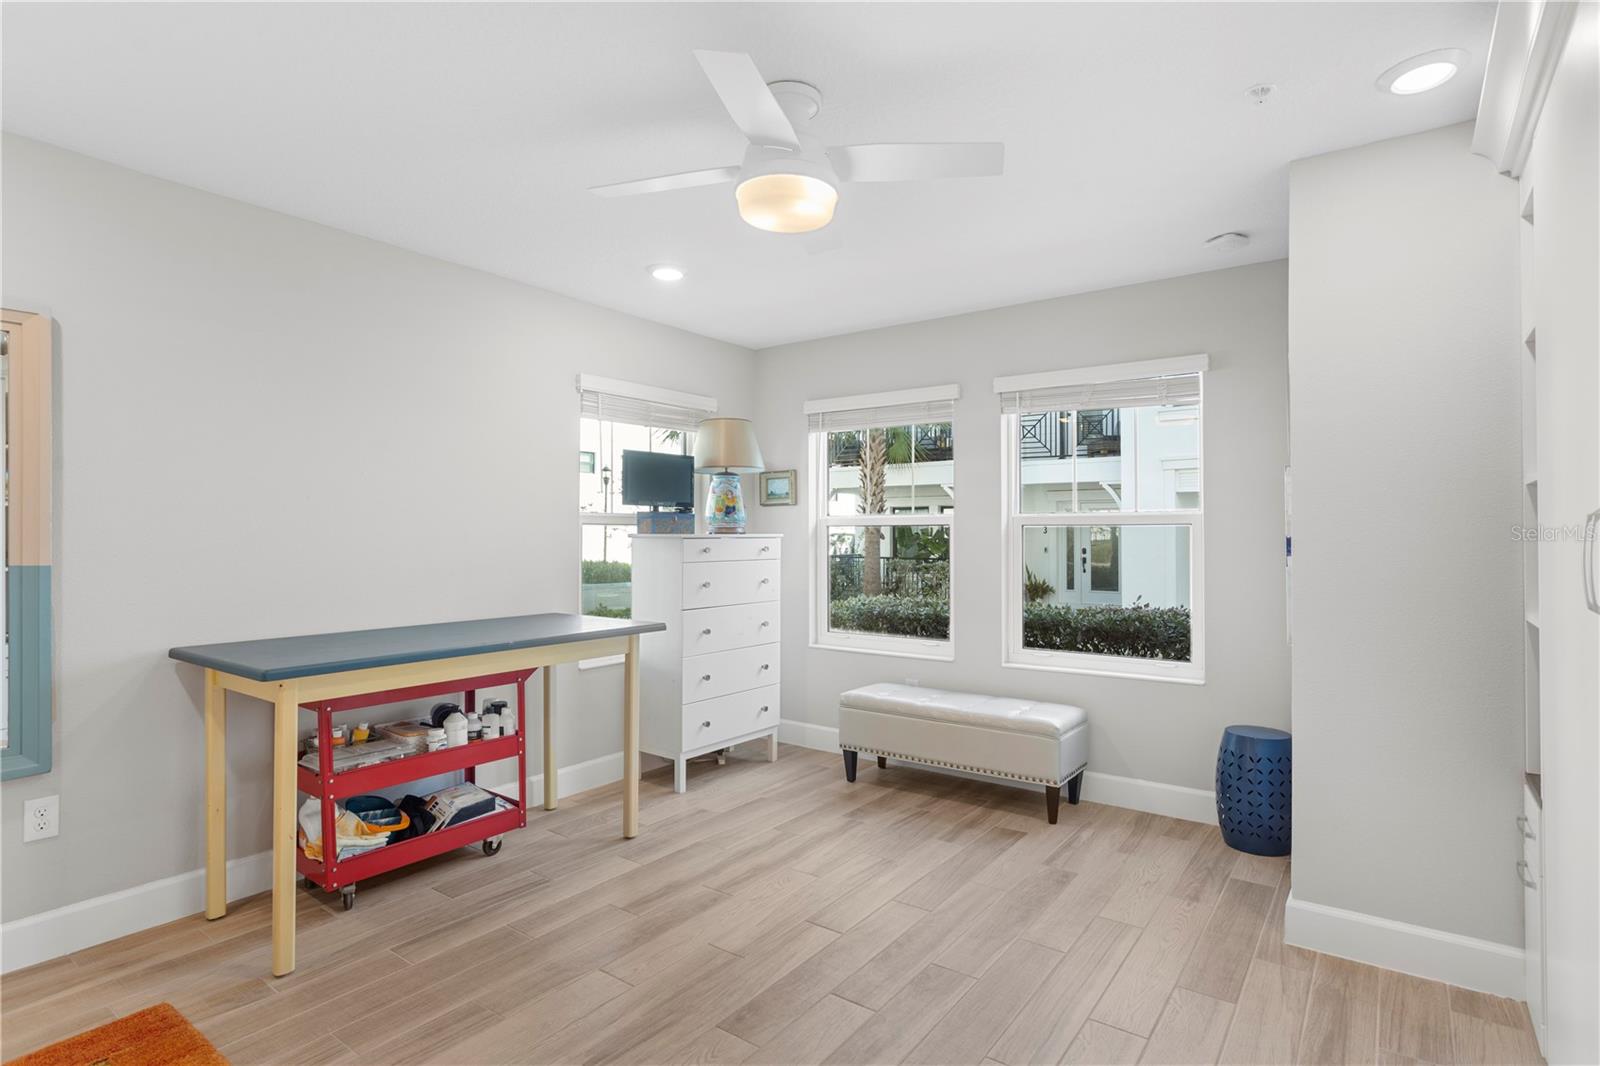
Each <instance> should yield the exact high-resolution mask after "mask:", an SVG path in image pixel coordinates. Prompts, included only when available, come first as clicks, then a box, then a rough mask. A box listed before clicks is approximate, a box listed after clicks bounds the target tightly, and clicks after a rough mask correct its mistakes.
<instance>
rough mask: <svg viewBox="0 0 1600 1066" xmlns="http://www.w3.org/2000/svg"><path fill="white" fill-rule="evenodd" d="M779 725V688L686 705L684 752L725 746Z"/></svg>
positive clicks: (775, 686) (751, 691)
mask: <svg viewBox="0 0 1600 1066" xmlns="http://www.w3.org/2000/svg"><path fill="white" fill-rule="evenodd" d="M774 680H776V679H774ZM777 724H778V686H777V685H768V686H766V687H765V688H758V689H751V690H750V691H749V692H739V693H735V694H734V695H732V696H721V697H718V698H717V699H713V700H701V701H700V702H699V703H693V704H685V705H684V708H683V750H684V751H694V750H695V749H697V748H704V747H706V746H707V745H711V744H721V743H724V742H726V741H729V740H732V739H733V738H734V737H742V736H744V735H746V734H748V733H754V732H755V731H756V730H758V729H770V728H772V727H774V726H776V725H777Z"/></svg>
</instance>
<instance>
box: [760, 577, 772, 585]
mask: <svg viewBox="0 0 1600 1066" xmlns="http://www.w3.org/2000/svg"><path fill="white" fill-rule="evenodd" d="M761 583H762V584H763V585H770V584H772V579H771V578H770V577H764V578H762V579H761Z"/></svg>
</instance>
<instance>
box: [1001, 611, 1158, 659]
mask: <svg viewBox="0 0 1600 1066" xmlns="http://www.w3.org/2000/svg"><path fill="white" fill-rule="evenodd" d="M1022 645H1023V647H1025V648H1042V649H1045V650H1047V651H1083V652H1091V653H1093V654H1096V655H1123V656H1130V657H1133V658H1137V659H1173V660H1176V661H1179V662H1188V661H1189V609H1188V608H1187V607H1152V606H1150V605H1149V604H1146V603H1136V604H1134V605H1133V606H1132V607H1068V606H1066V605H1064V604H1054V603H1030V604H1028V605H1027V606H1026V607H1024V608H1023V609H1022Z"/></svg>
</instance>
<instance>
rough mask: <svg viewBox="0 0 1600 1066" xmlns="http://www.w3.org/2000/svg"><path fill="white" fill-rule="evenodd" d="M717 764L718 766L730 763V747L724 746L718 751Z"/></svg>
mask: <svg viewBox="0 0 1600 1066" xmlns="http://www.w3.org/2000/svg"><path fill="white" fill-rule="evenodd" d="M717 765H718V766H727V765H728V749H727V748H723V749H722V750H721V751H719V752H717Z"/></svg>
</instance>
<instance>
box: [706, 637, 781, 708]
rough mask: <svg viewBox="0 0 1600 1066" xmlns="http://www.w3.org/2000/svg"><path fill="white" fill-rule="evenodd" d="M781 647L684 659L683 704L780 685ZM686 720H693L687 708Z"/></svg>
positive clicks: (742, 650)
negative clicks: (764, 686)
mask: <svg viewBox="0 0 1600 1066" xmlns="http://www.w3.org/2000/svg"><path fill="white" fill-rule="evenodd" d="M778 652H779V648H778V645H776V644H763V645H761V646H760V647H758V648H737V649H735V650H733V651H718V652H712V653H711V654H710V655H695V656H691V657H689V658H686V659H684V660H683V702H684V703H694V702H696V701H697V700H709V699H712V698H713V697H716V696H726V695H728V694H729V693H730V692H744V691H747V690H749V689H753V688H760V687H762V686H763V685H776V684H777V683H778V662H779V658H780V656H779V654H778ZM683 713H684V717H685V718H689V717H693V716H692V715H691V714H690V713H689V710H688V708H685V709H684V712H683Z"/></svg>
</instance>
